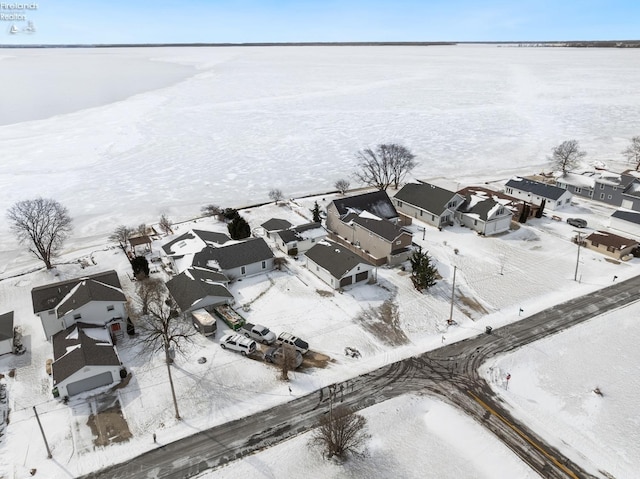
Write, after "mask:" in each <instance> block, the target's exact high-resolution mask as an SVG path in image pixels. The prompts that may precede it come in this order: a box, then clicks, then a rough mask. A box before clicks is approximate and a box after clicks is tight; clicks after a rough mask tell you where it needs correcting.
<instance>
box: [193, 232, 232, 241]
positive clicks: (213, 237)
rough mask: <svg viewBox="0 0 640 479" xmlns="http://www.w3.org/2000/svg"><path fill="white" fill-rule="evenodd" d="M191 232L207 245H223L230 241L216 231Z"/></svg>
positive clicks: (227, 237) (226, 236)
mask: <svg viewBox="0 0 640 479" xmlns="http://www.w3.org/2000/svg"><path fill="white" fill-rule="evenodd" d="M193 232H194V233H195V234H196V235H198V237H199V238H200V239H201V240H202V241H204V242H205V243H207V244H212V243H214V244H225V243H226V242H227V241H231V238H230V237H229V236H228V235H226V234H224V233H218V232H216V231H205V230H193Z"/></svg>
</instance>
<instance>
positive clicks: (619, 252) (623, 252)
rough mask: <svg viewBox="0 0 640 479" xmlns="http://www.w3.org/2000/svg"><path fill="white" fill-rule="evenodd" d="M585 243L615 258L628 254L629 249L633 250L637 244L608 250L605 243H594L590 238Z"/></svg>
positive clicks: (590, 247) (588, 246)
mask: <svg viewBox="0 0 640 479" xmlns="http://www.w3.org/2000/svg"><path fill="white" fill-rule="evenodd" d="M585 243H586V247H587V248H589V249H591V250H593V251H597V252H598V253H601V254H603V255H606V256H610V257H611V258H615V259H621V258H622V257H623V256H626V255H630V254H631V251H633V249H634V248H635V247H636V246H637V244H633V245H630V246H628V247H626V248H624V249H621V250H618V249H615V248H613V251H609V248H608V247H607V246H606V245H603V244H600V243H597V242H596V244H595V245H594V243H593V241H591V240H586V241H585Z"/></svg>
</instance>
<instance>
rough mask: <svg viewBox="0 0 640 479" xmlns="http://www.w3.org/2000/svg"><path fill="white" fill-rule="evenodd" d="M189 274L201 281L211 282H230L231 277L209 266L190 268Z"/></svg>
mask: <svg viewBox="0 0 640 479" xmlns="http://www.w3.org/2000/svg"><path fill="white" fill-rule="evenodd" d="M188 271H189V274H190V275H191V276H193V279H197V280H199V281H208V282H209V283H224V284H227V283H228V282H229V278H227V276H226V275H225V274H223V273H221V272H219V271H213V270H211V269H208V268H189V269H188Z"/></svg>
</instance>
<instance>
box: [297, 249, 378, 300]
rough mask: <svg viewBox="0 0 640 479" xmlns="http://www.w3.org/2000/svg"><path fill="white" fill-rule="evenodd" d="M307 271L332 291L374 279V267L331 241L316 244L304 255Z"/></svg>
mask: <svg viewBox="0 0 640 479" xmlns="http://www.w3.org/2000/svg"><path fill="white" fill-rule="evenodd" d="M305 256H306V259H307V269H308V270H309V271H311V272H312V273H313V274H315V275H316V276H317V277H318V278H320V279H321V280H322V281H324V282H325V283H327V284H328V285H329V286H331V287H332V288H333V289H338V288H344V287H345V286H350V285H352V284H357V283H362V282H367V281H369V280H370V279H374V276H373V269H374V266H373V265H372V264H371V263H369V262H368V261H366V260H364V259H363V258H362V257H360V256H359V255H357V254H355V253H354V252H353V251H351V250H349V249H347V248H345V247H344V246H342V245H339V244H337V243H334V242H333V241H329V240H324V241H321V242H319V243H317V244H316V245H315V246H313V247H312V248H311V249H310V250H309V251H307V252H306V253H305Z"/></svg>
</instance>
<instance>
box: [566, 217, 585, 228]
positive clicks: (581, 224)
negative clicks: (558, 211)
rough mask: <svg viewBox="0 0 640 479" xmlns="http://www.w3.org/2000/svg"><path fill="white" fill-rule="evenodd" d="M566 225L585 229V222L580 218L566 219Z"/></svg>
mask: <svg viewBox="0 0 640 479" xmlns="http://www.w3.org/2000/svg"><path fill="white" fill-rule="evenodd" d="M567 223H569V224H570V225H571V226H573V227H575V228H586V227H587V222H586V220H583V219H582V218H567Z"/></svg>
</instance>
